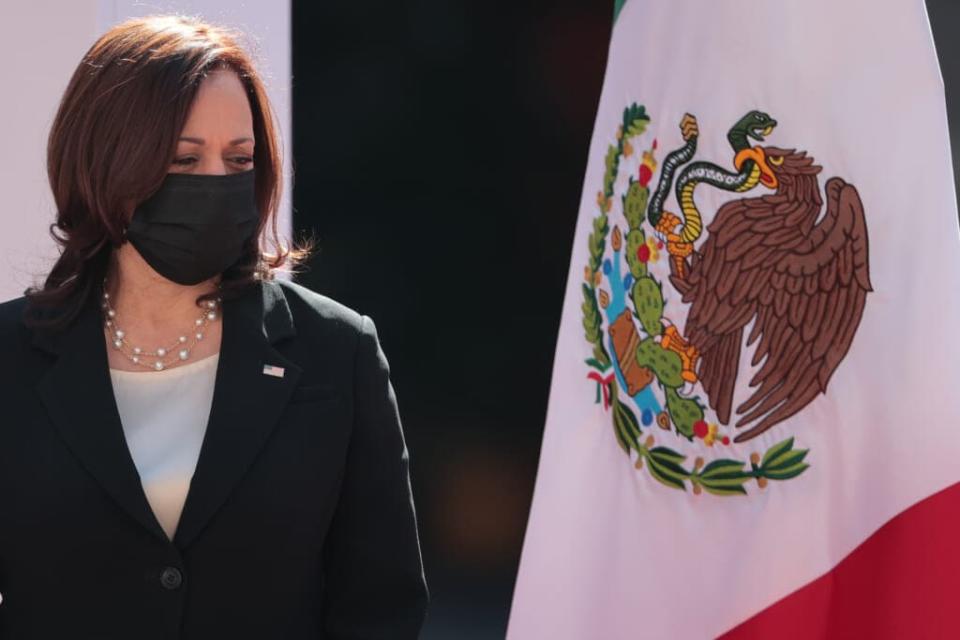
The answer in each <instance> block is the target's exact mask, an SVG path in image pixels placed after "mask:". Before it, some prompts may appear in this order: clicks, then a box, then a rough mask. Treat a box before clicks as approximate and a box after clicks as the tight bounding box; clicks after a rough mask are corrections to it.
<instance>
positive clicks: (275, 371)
mask: <svg viewBox="0 0 960 640" xmlns="http://www.w3.org/2000/svg"><path fill="white" fill-rule="evenodd" d="M263 375H265V376H274V377H275V378H282V377H283V367H275V366H273V365H272V364H265V365H263Z"/></svg>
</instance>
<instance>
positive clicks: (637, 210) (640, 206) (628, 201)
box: [623, 176, 650, 230]
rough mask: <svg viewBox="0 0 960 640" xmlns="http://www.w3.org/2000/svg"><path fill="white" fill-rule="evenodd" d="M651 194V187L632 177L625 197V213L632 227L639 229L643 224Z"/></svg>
mask: <svg viewBox="0 0 960 640" xmlns="http://www.w3.org/2000/svg"><path fill="white" fill-rule="evenodd" d="M649 196H650V189H648V188H647V187H644V186H642V185H641V184H640V183H639V182H637V181H635V180H634V179H633V177H632V176H631V178H630V186H629V187H627V194H626V195H625V196H624V197H623V215H624V217H625V218H626V219H627V224H629V225H630V229H631V230H633V229H639V228H640V226H641V225H642V224H643V221H644V219H645V218H646V214H645V213H644V212H645V211H646V210H647V198H649Z"/></svg>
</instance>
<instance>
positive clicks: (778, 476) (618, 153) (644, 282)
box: [581, 103, 809, 496]
mask: <svg viewBox="0 0 960 640" xmlns="http://www.w3.org/2000/svg"><path fill="white" fill-rule="evenodd" d="M649 122H650V117H649V116H648V115H647V113H646V109H645V107H644V106H643V105H638V104H636V103H634V104H632V105H630V106H629V107H627V108H626V109H624V111H623V121H622V123H621V124H620V126H619V127H618V130H617V143H616V144H611V145H610V146H609V148H608V150H607V155H606V157H605V169H606V170H605V172H604V177H603V189H602V191H601V194H600V195H601V196H602V197H601V198H598V207H599V214H598V215H597V217H596V218H594V220H593V228H592V231H591V233H590V235H589V237H588V238H587V243H588V247H589V260H588V264H587V267H588V270H587V278H586V282H584V283H583V285H582V290H583V304H582V305H581V309H582V311H583V328H584V333H585V336H586V339H587V341H588V342H589V343H590V344H591V345H593V357H592V358H589V359H587V361H586V362H587V364H589V365H590V366H591V367H593V368H595V369H597V370H598V371H599V372H601V373H604V372H606V371H607V370H608V369H609V368H610V367H611V366H612V361H611V358H610V354H609V353H608V352H607V349H606V348H605V347H604V344H603V335H604V334H603V316H602V315H601V313H600V306H599V303H598V299H597V291H596V286H597V273H598V271H599V270H600V269H601V266H602V263H603V256H604V253H605V250H606V242H607V236H608V234H609V232H610V226H609V220H608V217H607V214H608V213H609V211H610V209H611V204H612V201H613V196H614V183H615V182H616V179H617V175H618V172H619V169H620V160H621V158H622V157H623V153H624V146H625V145H627V144H630V143H629V140H630V139H631V138H633V137H636V136H639V135H641V134H642V133H644V132H645V131H646V128H647V125H648V124H649ZM641 189H642V190H646V189H647V187H645V186H642V185H640V184H639V183H638V182H634V181H633V179H632V178H631V179H630V186H629V187H628V191H627V193H626V194H624V196H623V198H622V203H623V210H624V215H625V217H626V219H627V223H628V225H629V231H628V234H627V253H626V256H627V263H628V266H629V267H630V270H631V273H632V274H633V276H634V277H635V278H636V280H635V283H634V287H633V295H631V296H629V298H630V299H631V302H632V303H633V305H634V310H633V315H634V317H636V318H637V319H638V320H639V321H640V324H641V326H643V328H644V330H645V331H646V332H647V333H648V334H650V335H659V333H660V331H661V329H662V326H661V324H660V322H661V317H662V312H663V297H662V288H661V285H660V283H659V282H658V281H657V280H656V279H655V278H654V277H653V276H652V275H651V274H649V273H648V272H647V266H646V264H644V263H643V262H641V261H640V260H637V259H636V258H635V253H634V250H635V248H636V247H637V246H639V245H640V244H642V243H643V242H645V240H646V239H645V235H644V233H643V230H642V228H641V225H642V223H643V221H644V219H645V206H646V201H647V197H646V196H647V195H648V194H647V193H642V192H641V191H640V190H641ZM615 240H616V239H615ZM615 248H616V245H615ZM651 344H653V343H652V342H651ZM658 349H659V347H658ZM638 355H640V354H639V353H638ZM671 355H673V354H671ZM641 364H642V365H649V364H650V362H641ZM652 370H653V372H654V374H655V375H656V377H657V379H658V382H659V383H660V385H661V388H663V390H664V392H665V394H666V398H667V404H668V410H669V411H670V414H671V417H673V418H674V423H675V426H676V428H677V432H678V434H680V435H681V436H683V437H685V438H687V439H688V440H692V439H693V434H692V431H691V430H690V429H689V427H687V428H681V424H685V425H689V424H691V423H692V419H693V418H695V417H696V416H697V414H698V413H699V415H700V417H702V416H703V407H702V405H700V404H699V403H698V402H697V401H696V399H689V398H681V397H680V396H679V395H677V393H676V387H677V386H678V385H676V384H674V383H673V382H670V381H665V380H664V377H665V374H664V372H663V371H661V370H658V369H657V368H652ZM598 384H603V385H607V387H608V388H607V395H608V397H609V398H610V402H611V404H610V409H611V412H612V414H613V426H614V434H615V436H616V440H617V443H618V444H619V445H620V447H621V448H622V449H623V450H624V452H625V453H626V454H627V456H630V451H631V450H633V451H636V452H637V458H636V462H635V463H634V466H635V467H636V468H637V469H641V468H645V469H647V471H648V472H649V473H650V475H651V476H653V478H655V479H656V480H658V481H659V482H661V483H662V484H664V485H666V486H668V487H671V488H674V489H680V490H682V491H686V489H687V484H688V483H689V484H690V486H691V487H692V488H693V492H694V493H695V494H699V493H701V491H707V492H708V493H711V494H713V495H718V496H730V495H745V494H747V489H746V487H745V486H744V485H745V484H746V483H747V482H748V481H750V480H756V481H757V484H758V486H759V487H760V488H761V489H762V488H763V487H765V486H766V484H767V482H768V481H769V480H787V479H790V478H794V477H796V476H798V475H800V474H801V473H803V472H804V471H805V470H806V469H807V468H808V467H809V464H808V463H806V462H805V461H804V460H805V458H806V456H807V453H808V452H809V450H808V449H794V448H793V443H794V441H793V438H792V437H791V438H788V439H786V440H783V441H781V442H779V443H777V444H775V445H773V446H772V447H770V448H769V449H768V450H767V451H766V453H764V455H763V456H762V457H761V456H760V455H759V454H758V453H753V454H751V455H750V460H749V467H748V466H747V462H746V461H742V460H733V459H729V458H721V459H717V460H713V461H711V462H709V463H705V461H704V459H703V458H701V457H699V456H698V457H696V458H695V459H694V461H693V465H692V466H689V465H685V463H686V462H687V456H685V455H684V454H682V453H680V452H678V451H675V450H673V449H671V448H670V447H666V446H654V445H655V439H654V437H653V436H652V435H648V436H647V437H646V438H643V433H642V431H641V429H640V424H639V422H638V421H637V417H636V414H635V413H634V412H633V410H632V409H631V408H630V407H629V406H628V405H627V404H625V403H623V402H621V400H620V396H619V393H618V389H619V385H618V383H617V380H616V378H615V377H611V378H610V381H609V382H602V383H598ZM598 391H599V389H598ZM678 417H684V418H685V419H678Z"/></svg>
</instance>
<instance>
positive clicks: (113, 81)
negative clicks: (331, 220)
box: [24, 15, 313, 329]
mask: <svg viewBox="0 0 960 640" xmlns="http://www.w3.org/2000/svg"><path fill="white" fill-rule="evenodd" d="M239 39H240V38H239V35H238V33H237V32H236V31H233V30H231V29H227V28H225V27H220V26H213V25H210V24H207V23H205V22H202V21H201V20H199V19H198V18H195V17H192V16H182V15H152V16H147V17H143V18H135V19H131V20H127V21H126V22H123V23H120V24H118V25H116V26H114V27H113V28H111V29H110V30H109V31H107V32H106V33H105V34H104V35H102V36H101V37H100V38H99V39H98V40H97V41H96V42H95V43H94V44H93V46H92V47H90V49H89V50H88V51H87V53H86V54H85V55H84V57H83V59H82V60H81V62H80V65H79V66H78V67H77V69H76V71H74V73H73V77H72V78H71V79H70V83H69V85H68V86H67V89H66V91H65V92H64V95H63V98H62V100H61V102H60V107H59V109H58V111H57V114H56V117H55V118H54V121H53V124H52V126H51V129H50V136H49V139H48V142H47V174H48V177H49V180H50V187H51V189H52V190H53V199H54V202H55V204H56V207H57V217H56V222H54V223H52V224H51V225H50V234H51V235H52V236H53V238H54V240H55V241H56V242H57V244H58V245H59V246H60V256H59V258H58V260H57V261H56V263H55V264H54V265H53V267H52V269H51V270H50V272H49V274H47V276H46V280H45V282H44V284H43V287H42V288H39V289H37V288H35V287H29V288H27V289H26V290H25V291H24V294H25V295H26V296H27V298H28V300H29V304H28V305H27V311H26V312H25V320H26V321H27V322H28V324H30V325H32V326H36V327H44V328H51V329H60V328H63V327H64V326H66V325H67V324H69V323H70V322H71V321H72V320H73V319H74V318H75V317H76V315H77V314H78V313H79V311H80V310H81V308H82V307H83V305H84V304H85V303H87V302H88V301H89V300H90V296H93V295H97V294H98V292H99V290H100V287H101V284H102V281H103V278H104V277H105V276H106V274H107V270H108V268H109V264H110V258H111V254H112V251H113V248H114V247H118V246H119V245H120V244H121V243H122V242H123V235H124V229H125V228H126V225H127V223H128V222H129V220H128V216H130V215H132V210H129V209H130V203H138V202H142V201H143V200H145V199H147V198H148V197H149V196H150V195H151V194H152V193H153V192H154V191H156V190H157V189H158V188H159V187H160V185H161V184H162V183H163V180H164V178H165V177H166V175H167V172H168V170H169V167H170V165H171V163H172V162H173V160H174V157H175V155H176V147H177V139H178V138H179V136H180V133H181V130H182V129H183V126H184V124H185V122H186V119H187V115H188V112H189V110H190V106H191V104H192V103H193V100H194V97H195V96H196V94H197V90H198V88H199V85H200V82H201V81H202V80H203V79H204V78H205V77H206V76H207V74H208V73H209V72H211V71H213V70H216V69H221V68H226V69H231V70H233V71H235V72H236V73H237V74H238V75H239V77H240V80H241V82H242V83H243V85H244V87H245V89H246V92H247V96H248V98H249V100H250V108H251V111H252V113H253V128H254V139H255V141H256V144H255V145H254V160H253V165H254V169H255V171H256V199H257V205H258V207H259V209H260V222H259V224H258V226H257V231H256V233H255V234H254V236H253V238H252V239H251V240H250V242H248V244H247V247H246V248H245V251H244V254H243V257H242V258H241V259H240V260H239V261H238V262H237V263H236V264H235V265H234V266H232V267H230V268H229V269H227V270H226V271H224V272H223V274H222V277H221V282H220V284H221V288H220V291H219V292H210V293H207V294H204V295H202V296H200V297H198V298H197V303H198V304H201V305H202V304H203V303H204V301H205V300H207V299H210V298H213V297H215V296H216V295H218V294H219V295H220V296H221V297H222V298H223V299H224V300H226V299H228V298H231V297H234V296H235V295H239V292H240V291H241V290H242V289H244V288H246V286H247V285H249V284H252V283H253V282H254V281H256V280H258V279H264V280H272V279H273V278H274V277H275V272H276V271H278V270H281V268H282V267H283V266H284V265H285V264H286V265H287V268H286V269H283V270H284V271H288V272H290V271H293V270H294V269H293V267H296V266H298V265H299V264H300V263H302V262H303V261H304V260H306V259H307V258H308V257H309V255H310V252H311V251H312V249H313V246H312V241H310V242H307V243H306V244H299V243H296V242H295V243H294V245H293V247H288V246H285V245H284V243H283V242H282V240H281V239H280V237H279V232H278V229H277V215H276V213H277V208H278V207H279V203H280V195H281V190H282V184H283V182H282V179H281V177H282V166H283V164H282V156H281V149H280V140H279V136H278V133H277V127H276V125H275V123H274V117H275V116H274V114H273V111H272V109H271V108H270V104H269V100H268V98H267V94H266V90H265V88H264V84H263V82H262V80H261V79H260V76H259V74H258V73H257V71H256V70H255V69H254V65H253V61H252V59H251V58H250V57H249V55H248V54H247V53H246V52H245V51H244V50H243V49H241V47H240V46H239V44H238V41H239ZM268 224H269V225H270V228H269V231H270V233H271V244H272V246H273V248H274V249H275V250H276V253H267V252H265V251H263V250H262V249H261V247H260V237H261V234H263V233H264V231H265V229H266V228H267V225H268ZM58 231H59V232H61V234H58V233H57V232H58ZM41 307H43V308H47V309H49V308H52V307H60V308H62V309H63V312H62V313H59V314H56V317H52V316H51V317H47V318H42V317H41V315H40V314H34V313H30V312H31V311H37V310H39V308H41ZM44 315H45V314H44ZM31 316H32V317H31Z"/></svg>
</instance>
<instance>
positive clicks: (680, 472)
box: [650, 451, 690, 485]
mask: <svg viewBox="0 0 960 640" xmlns="http://www.w3.org/2000/svg"><path fill="white" fill-rule="evenodd" d="M650 466H651V467H656V468H657V470H658V471H659V472H660V473H662V474H663V475H664V476H667V477H670V478H672V479H674V480H675V481H677V482H679V483H680V484H681V485H683V481H684V480H686V479H687V478H689V477H690V472H688V471H687V470H686V469H684V468H683V467H681V466H680V465H679V464H677V463H676V462H674V461H673V460H671V459H670V458H668V457H665V456H658V455H655V454H654V453H653V451H651V452H650Z"/></svg>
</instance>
